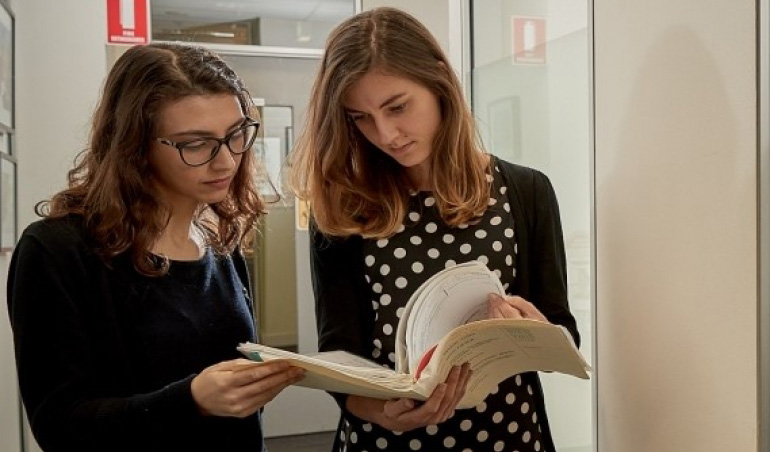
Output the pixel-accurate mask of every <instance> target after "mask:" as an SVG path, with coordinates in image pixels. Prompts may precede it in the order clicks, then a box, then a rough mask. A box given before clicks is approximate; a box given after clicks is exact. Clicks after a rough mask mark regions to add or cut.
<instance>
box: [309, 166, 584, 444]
mask: <svg viewBox="0 0 770 452" xmlns="http://www.w3.org/2000/svg"><path fill="white" fill-rule="evenodd" d="M492 158H493V159H494V163H496V164H497V166H498V167H499V168H500V171H501V173H502V175H503V180H504V183H505V185H506V186H507V187H508V191H507V195H508V199H509V204H510V206H511V214H512V215H513V219H514V224H515V225H516V235H517V242H516V243H517V246H518V254H517V256H516V259H517V261H516V278H515V280H514V284H513V286H512V287H511V288H510V290H509V292H510V294H512V295H518V296H521V297H522V298H524V299H526V300H528V301H530V302H532V303H533V304H534V305H535V306H536V307H537V308H538V309H539V310H540V311H541V312H542V313H543V315H545V316H546V318H548V320H549V321H550V322H552V323H554V324H558V325H563V326H564V327H566V328H567V329H568V330H569V332H570V333H571V334H572V337H573V338H574V339H575V343H576V344H577V345H578V346H579V345H580V334H579V333H578V330H577V324H576V322H575V318H574V316H573V315H572V313H571V312H570V310H569V304H568V299H567V264H566V257H565V252H564V239H563V237H562V228H561V220H560V218H559V205H558V203H557V200H556V194H555V193H554V190H553V186H552V185H551V182H550V181H549V180H548V177H547V176H545V175H544V174H543V173H541V172H539V171H537V170H534V169H531V168H526V167H523V166H519V165H515V164H512V163H508V162H505V161H503V160H500V159H497V158H495V157H492ZM310 256H311V268H312V278H313V289H314V291H315V300H316V322H317V327H318V348H319V350H320V351H330V350H346V351H349V352H351V353H354V354H357V355H359V356H368V355H369V353H370V350H369V348H370V347H371V345H370V344H371V340H370V338H371V331H372V328H373V324H374V309H373V307H372V304H371V302H370V301H369V300H370V299H371V290H370V289H369V288H368V287H367V285H366V281H365V278H364V258H363V239H362V238H361V237H360V236H350V237H347V238H344V239H336V238H329V237H326V236H324V235H323V234H321V233H320V232H319V231H318V230H317V229H313V228H311V247H310ZM538 386H539V385H538ZM538 394H539V397H540V402H541V403H544V401H543V399H542V390H541V389H540V388H538ZM332 395H333V396H334V397H335V399H336V400H337V403H338V404H339V405H340V408H341V409H342V410H343V413H346V412H347V410H346V409H345V401H346V399H347V396H345V395H342V394H332ZM543 433H544V434H545V436H546V437H548V438H550V431H549V430H548V424H547V420H544V430H543ZM546 446H548V445H546ZM546 449H553V446H551V447H546Z"/></svg>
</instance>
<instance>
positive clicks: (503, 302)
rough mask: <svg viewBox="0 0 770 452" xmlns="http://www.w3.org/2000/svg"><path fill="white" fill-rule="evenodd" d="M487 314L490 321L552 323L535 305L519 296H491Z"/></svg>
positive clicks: (493, 294) (489, 296) (492, 294)
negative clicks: (528, 320)
mask: <svg viewBox="0 0 770 452" xmlns="http://www.w3.org/2000/svg"><path fill="white" fill-rule="evenodd" d="M487 313H488V315H489V318H490V319H532V320H539V321H541V322H546V323H550V322H548V319H546V318H545V316H544V315H543V313H542V312H540V310H539V309H537V308H536V307H535V305H533V304H532V303H530V302H529V301H527V300H525V299H523V298H521V297H517V296H506V297H501V296H500V295H498V294H495V293H491V294H489V295H488V297H487Z"/></svg>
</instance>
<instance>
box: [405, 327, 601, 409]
mask: <svg viewBox="0 0 770 452" xmlns="http://www.w3.org/2000/svg"><path fill="white" fill-rule="evenodd" d="M568 336H569V333H566V332H565V329H564V328H562V327H560V326H558V325H552V324H550V323H545V322H539V321H536V320H525V319H492V320H482V321H478V322H473V323H469V324H467V325H464V326H461V327H459V328H457V329H455V330H454V331H452V332H451V333H450V334H449V335H447V336H446V337H445V338H444V339H443V340H442V341H441V342H439V344H438V346H437V347H436V350H435V352H434V353H433V357H432V358H431V360H430V362H429V363H428V364H427V366H426V367H425V369H424V370H423V371H422V374H421V377H420V380H419V381H418V382H417V383H416V385H415V389H416V390H417V391H420V392H425V391H429V390H430V389H431V388H433V387H435V386H436V385H437V384H439V383H441V382H443V381H444V380H446V378H447V376H448V375H449V371H450V370H451V368H452V366H454V365H462V364H463V363H465V362H468V363H470V366H471V369H472V370H473V374H472V375H471V378H470V380H469V382H468V387H467V389H466V393H465V397H464V398H463V399H462V401H461V402H460V404H459V405H458V408H469V407H472V406H475V405H478V404H479V403H481V402H482V401H483V400H484V399H485V398H486V397H487V395H489V393H490V392H491V391H492V390H493V389H494V388H495V387H496V386H497V385H498V384H499V383H500V382H502V381H503V380H505V379H506V378H509V377H511V376H513V375H516V374H519V373H522V372H528V371H554V372H561V373H565V374H570V375H574V376H576V377H579V378H589V374H588V371H589V370H590V366H588V364H587V363H586V362H585V360H584V359H583V357H582V355H581V354H580V352H579V351H578V350H577V348H575V345H574V343H573V341H572V339H571V338H570V337H568Z"/></svg>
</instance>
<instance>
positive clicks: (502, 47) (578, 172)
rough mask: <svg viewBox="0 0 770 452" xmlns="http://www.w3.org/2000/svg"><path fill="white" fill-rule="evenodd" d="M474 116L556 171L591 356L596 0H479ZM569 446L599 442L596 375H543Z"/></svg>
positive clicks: (557, 436)
mask: <svg viewBox="0 0 770 452" xmlns="http://www.w3.org/2000/svg"><path fill="white" fill-rule="evenodd" d="M471 17H472V20H471V35H472V45H471V52H472V62H473V63H472V72H471V80H472V84H471V97H472V106H473V111H474V115H475V116H476V118H477V120H478V124H479V129H480V133H481V136H482V139H483V141H484V144H485V146H486V147H487V149H488V150H489V152H491V153H493V154H495V155H497V156H499V157H501V158H503V159H505V160H508V161H510V162H513V163H518V164H521V165H525V166H529V167H533V168H536V169H539V170H541V171H542V172H544V173H545V174H546V175H548V177H549V178H550V179H551V182H552V183H553V185H554V189H555V190H556V195H557V197H558V199H559V205H560V208H561V219H562V226H563V228H564V241H565V246H566V251H567V266H568V267H567V272H568V283H569V297H570V300H569V301H570V308H571V310H572V312H573V314H574V315H575V317H576V318H577V321H578V327H579V329H580V333H581V336H582V340H583V345H582V347H581V351H582V353H583V354H584V356H585V357H586V359H587V360H588V361H589V363H590V362H591V361H592V356H591V351H592V350H591V349H592V343H591V342H592V311H591V309H592V308H591V300H592V293H591V290H592V285H591V247H592V246H593V245H592V243H591V170H590V161H591V158H590V149H591V147H590V133H589V124H590V119H589V118H590V103H589V99H590V92H589V89H590V79H589V53H588V45H589V37H588V28H587V27H588V3H587V0H578V1H575V0H495V1H490V0H484V1H472V2H471ZM542 380H543V386H544V391H545V395H546V403H547V405H548V414H549V420H550V422H551V428H552V430H553V435H554V440H555V442H556V445H557V447H558V450H560V451H567V452H578V451H580V452H583V451H586V452H587V451H590V450H593V445H592V442H593V416H592V399H591V390H592V384H591V382H590V381H584V380H578V379H574V378H570V377H565V376H563V375H556V374H543V375H542Z"/></svg>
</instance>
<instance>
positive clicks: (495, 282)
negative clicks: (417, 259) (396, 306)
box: [396, 261, 504, 373]
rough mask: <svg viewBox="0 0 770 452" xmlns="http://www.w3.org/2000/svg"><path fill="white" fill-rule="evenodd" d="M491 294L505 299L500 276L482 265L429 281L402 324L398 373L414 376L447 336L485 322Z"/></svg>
mask: <svg viewBox="0 0 770 452" xmlns="http://www.w3.org/2000/svg"><path fill="white" fill-rule="evenodd" d="M490 293H497V294H499V295H504V290H503V287H502V285H501V283H500V280H499V279H498V278H497V275H495V274H494V273H492V272H491V271H490V270H489V269H488V268H487V267H486V265H484V264H482V263H480V262H478V261H471V262H466V263H464V264H460V265H457V266H454V267H450V268H447V269H445V270H442V271H440V272H438V273H436V274H435V275H434V276H432V277H431V278H430V279H428V280H427V281H426V282H425V283H424V284H423V285H421V286H420V288H419V289H418V290H417V291H416V292H415V293H414V294H413V295H412V297H411V298H410V300H409V302H408V303H407V307H406V309H405V310H404V313H403V314H402V320H401V322H399V330H398V331H397V347H396V348H397V350H396V357H397V361H399V360H400V362H397V367H396V368H397V370H399V371H401V372H404V373H414V371H415V369H416V368H417V365H418V363H419V362H420V359H421V358H422V356H423V354H424V353H425V352H426V351H427V350H429V349H430V348H431V347H433V346H434V345H435V344H437V343H438V342H439V341H440V340H441V339H442V338H443V337H444V336H445V335H446V334H447V333H449V332H450V331H452V330H453V329H455V328H456V327H458V326H460V325H463V324H465V323H468V322H471V321H476V320H482V319H485V318H486V317H487V295H488V294H490ZM402 323H403V324H404V325H402ZM399 341H400V342H401V344H400V345H401V347H399ZM399 349H400V350H399ZM399 352H401V353H399ZM400 355H402V356H400Z"/></svg>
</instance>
